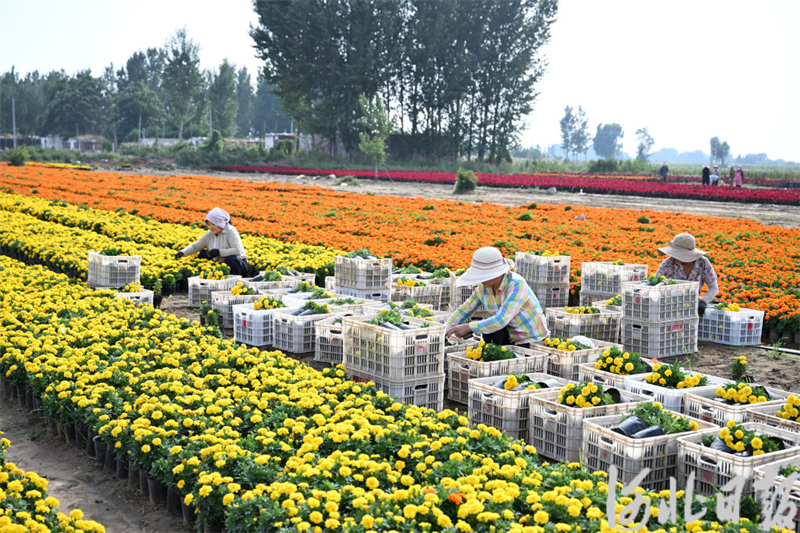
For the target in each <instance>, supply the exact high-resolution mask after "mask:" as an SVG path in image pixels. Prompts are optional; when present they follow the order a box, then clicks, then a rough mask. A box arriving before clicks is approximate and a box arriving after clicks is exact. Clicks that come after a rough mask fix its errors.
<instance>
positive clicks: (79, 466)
mask: <svg viewBox="0 0 800 533" xmlns="http://www.w3.org/2000/svg"><path fill="white" fill-rule="evenodd" d="M140 172H146V173H148V174H152V175H174V174H177V173H176V172H160V171H156V170H153V171H150V170H147V171H144V170H139V171H138V172H137V173H140ZM208 175H211V176H218V177H225V178H242V179H248V180H252V181H265V182H266V181H273V182H280V183H301V184H304V185H319V186H324V187H332V188H336V189H338V190H348V191H351V192H353V193H354V194H367V193H370V194H381V195H394V196H406V197H423V198H433V199H446V198H450V199H458V200H461V201H464V200H469V199H471V200H473V201H478V202H492V203H497V204H502V205H520V204H526V203H531V202H540V203H553V204H569V205H572V206H580V205H590V206H593V207H615V208H630V209H652V210H657V211H675V212H685V213H691V214H697V215H710V216H725V217H731V216H736V217H740V218H748V219H753V220H758V221H760V222H762V223H764V224H772V225H780V226H784V227H793V228H797V227H800V210H798V209H797V208H793V207H786V206H769V205H756V204H731V203H719V202H705V201H691V200H680V201H679V202H678V201H674V200H668V199H659V198H643V197H632V196H610V195H595V194H580V193H564V192H557V193H556V194H554V195H549V194H547V193H545V192H544V191H538V190H529V189H524V190H523V189H496V188H483V187H479V188H478V189H477V190H476V191H475V192H474V193H472V194H470V195H466V196H465V195H458V196H456V195H454V194H453V193H452V186H449V185H438V184H425V183H413V184H408V183H394V182H383V181H373V180H362V182H361V183H362V186H360V187H347V188H343V187H340V186H339V185H338V181H339V180H338V179H332V178H310V177H306V178H299V179H298V178H296V177H291V176H276V175H262V174H231V173H209V174H208ZM162 309H163V310H164V311H166V312H170V313H173V314H175V315H176V316H178V317H186V318H188V319H190V320H199V312H198V310H197V309H191V308H189V307H188V296H187V295H185V294H183V295H181V294H178V295H173V296H172V297H169V298H165V299H164V302H163V304H162ZM226 338H230V335H226ZM737 355H746V356H747V358H748V361H749V362H750V365H749V369H750V370H749V374H751V375H752V376H754V378H755V380H756V382H757V383H759V384H763V385H771V386H773V387H777V388H780V389H785V390H798V386H797V383H798V382H800V355H793V354H780V353H778V352H770V351H767V350H764V349H761V348H758V347H741V348H739V347H728V346H723V345H717V344H712V343H706V342H700V343H699V352H698V353H696V354H693V355H692V356H691V357H689V358H681V359H682V360H683V362H684V364H685V365H686V366H690V367H691V368H693V369H694V370H696V371H701V372H706V373H709V374H714V375H718V376H723V377H725V376H728V375H729V373H728V370H727V367H728V365H729V364H730V362H731V361H732V358H733V357H734V356H737ZM293 357H296V358H297V359H298V360H300V361H302V362H305V363H307V364H310V365H311V366H312V367H314V368H317V369H321V368H323V367H324V366H326V364H323V363H317V362H315V361H314V360H313V358H314V354H313V353H306V354H293ZM665 361H666V362H671V360H669V359H667V360H665ZM445 408H450V409H457V410H459V411H460V412H462V413H464V414H466V406H464V405H460V404H457V403H455V402H451V401H449V400H445ZM0 431H3V432H5V436H6V437H7V438H9V439H10V440H11V443H12V447H11V448H10V449H9V451H8V458H9V461H12V462H14V463H16V464H17V465H18V466H19V467H20V468H23V469H27V470H33V471H35V472H37V473H38V474H40V475H42V476H45V477H46V478H47V479H48V480H49V481H50V485H49V488H48V489H49V491H50V494H51V495H53V496H55V497H56V498H57V499H58V500H59V502H60V503H61V505H60V508H61V511H62V512H65V513H68V512H69V511H70V510H71V509H75V508H80V509H82V510H83V511H84V512H85V513H86V518H87V519H92V520H98V521H100V522H101V523H103V524H104V525H105V527H106V531H108V532H109V533H116V532H142V533H144V532H171V531H178V532H188V531H191V528H190V527H189V526H185V525H183V523H182V521H181V519H180V518H175V517H171V516H169V515H168V514H167V512H166V511H165V509H164V508H163V507H161V506H154V505H151V504H150V503H149V501H148V500H147V499H146V498H143V497H142V496H141V495H140V494H139V493H138V491H136V490H134V489H132V488H130V487H129V486H128V484H127V483H126V482H125V481H120V480H118V479H117V478H116V477H115V476H114V474H113V473H111V472H109V471H107V470H105V469H104V468H103V467H102V465H101V464H100V463H99V462H98V461H95V460H92V459H90V458H89V457H87V456H86V455H85V454H83V453H82V452H80V451H79V450H78V449H77V448H75V447H74V446H68V445H67V444H66V443H65V442H64V439H63V438H60V437H56V436H55V435H52V434H51V433H50V432H49V430H48V429H47V427H46V426H45V424H44V422H43V421H42V420H41V419H40V418H37V417H34V416H32V415H31V413H30V411H28V410H26V409H24V408H22V407H20V406H19V404H17V403H13V402H12V401H10V400H9V399H7V398H5V397H3V396H2V395H0Z"/></svg>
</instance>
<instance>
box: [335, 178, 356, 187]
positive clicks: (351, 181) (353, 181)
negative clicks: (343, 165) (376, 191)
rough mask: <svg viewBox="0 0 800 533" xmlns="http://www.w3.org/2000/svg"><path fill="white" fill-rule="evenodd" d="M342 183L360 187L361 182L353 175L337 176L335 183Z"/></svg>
mask: <svg viewBox="0 0 800 533" xmlns="http://www.w3.org/2000/svg"><path fill="white" fill-rule="evenodd" d="M343 183H346V184H347V185H349V186H351V187H361V182H360V181H359V180H358V179H357V178H356V177H355V176H343V177H341V178H339V181H338V182H337V185H341V184H343Z"/></svg>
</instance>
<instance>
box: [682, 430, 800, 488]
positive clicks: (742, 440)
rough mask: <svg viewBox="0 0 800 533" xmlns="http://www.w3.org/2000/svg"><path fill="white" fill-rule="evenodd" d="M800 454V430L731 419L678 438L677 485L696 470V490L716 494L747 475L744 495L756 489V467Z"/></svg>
mask: <svg viewBox="0 0 800 533" xmlns="http://www.w3.org/2000/svg"><path fill="white" fill-rule="evenodd" d="M798 455H800V433H794V432H792V431H786V430H785V429H781V428H776V427H772V426H768V425H764V424H759V423H757V422H746V423H744V424H740V423H738V422H735V421H733V420H730V421H729V422H728V423H727V424H726V425H725V426H724V427H723V428H721V429H707V430H702V431H699V432H695V433H692V434H690V435H684V436H681V437H679V438H678V465H679V476H678V486H681V487H686V486H687V483H688V479H689V475H690V474H692V473H694V476H695V477H694V487H693V489H694V493H695V494H701V495H713V494H714V493H716V492H717V491H718V490H719V488H720V487H723V486H725V485H726V484H727V483H728V482H729V481H731V480H732V479H734V478H736V477H739V476H741V477H742V478H744V486H743V489H742V496H747V495H752V494H753V493H754V487H753V480H754V477H755V471H754V470H755V468H756V467H757V466H761V465H765V464H768V463H772V462H774V461H778V460H780V459H786V458H789V457H796V456H798Z"/></svg>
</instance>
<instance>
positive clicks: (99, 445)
mask: <svg viewBox="0 0 800 533" xmlns="http://www.w3.org/2000/svg"><path fill="white" fill-rule="evenodd" d="M107 447H108V445H107V444H106V443H105V442H103V441H102V440H101V439H100V437H95V438H94V456H95V458H96V459H97V460H98V461H100V462H101V463H105V461H106V448H107Z"/></svg>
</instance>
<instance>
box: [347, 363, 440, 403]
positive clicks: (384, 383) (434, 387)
mask: <svg viewBox="0 0 800 533" xmlns="http://www.w3.org/2000/svg"><path fill="white" fill-rule="evenodd" d="M350 379H352V380H353V381H355V382H356V383H369V382H373V383H375V387H376V388H378V389H380V390H382V391H383V392H385V393H386V394H388V395H389V396H391V397H392V398H395V399H396V400H397V401H399V402H401V403H405V404H407V405H418V406H420V407H426V408H428V409H433V410H434V411H441V410H442V409H443V408H444V380H445V378H444V374H439V375H437V376H428V377H424V378H417V379H405V380H399V381H393V380H388V379H385V378H380V377H376V376H372V375H370V374H368V373H365V372H350Z"/></svg>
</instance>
